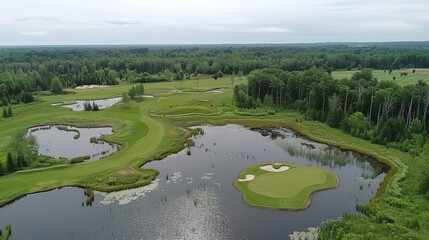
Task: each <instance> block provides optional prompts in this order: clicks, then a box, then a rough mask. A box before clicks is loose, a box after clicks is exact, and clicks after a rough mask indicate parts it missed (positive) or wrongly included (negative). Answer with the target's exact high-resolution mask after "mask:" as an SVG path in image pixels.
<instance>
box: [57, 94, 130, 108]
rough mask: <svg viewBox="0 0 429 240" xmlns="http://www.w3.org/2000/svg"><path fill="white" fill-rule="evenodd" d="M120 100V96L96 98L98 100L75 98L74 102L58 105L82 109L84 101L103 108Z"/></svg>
mask: <svg viewBox="0 0 429 240" xmlns="http://www.w3.org/2000/svg"><path fill="white" fill-rule="evenodd" d="M121 100H122V97H115V98H106V99H98V100H76V103H74V104H64V105H60V106H61V107H66V108H70V109H71V110H73V111H84V110H85V106H84V105H85V103H89V104H91V105H92V104H93V103H94V104H97V106H98V108H99V109H104V108H109V107H111V106H113V105H115V104H116V103H118V102H120V101H121ZM56 106H58V104H56Z"/></svg>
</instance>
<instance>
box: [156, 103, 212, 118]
mask: <svg viewBox="0 0 429 240" xmlns="http://www.w3.org/2000/svg"><path fill="white" fill-rule="evenodd" d="M217 113H218V114H220V112H219V111H218V110H217V109H215V108H212V107H208V106H199V105H197V106H174V107H173V106H171V107H169V108H164V109H161V110H159V111H156V112H154V113H152V115H153V116H166V117H168V116H173V117H174V116H182V115H212V114H217Z"/></svg>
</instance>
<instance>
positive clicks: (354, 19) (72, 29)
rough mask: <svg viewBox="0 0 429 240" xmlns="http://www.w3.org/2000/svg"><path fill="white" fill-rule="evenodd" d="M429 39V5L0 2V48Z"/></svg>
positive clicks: (419, 0) (381, 0) (269, 0)
mask: <svg viewBox="0 0 429 240" xmlns="http://www.w3.org/2000/svg"><path fill="white" fill-rule="evenodd" d="M409 40H413V41H417V40H429V1H428V0H378V1H376V0H296V1H290V0H263V1H254V0H85V1H83V0H37V1H35V0H10V1H9V0H1V3H0V45H23V44H37V45H38V44H55V45H61V44H194V43H203V44H208V43H214V44H216V43H305V42H344V41H346V42H350V41H409Z"/></svg>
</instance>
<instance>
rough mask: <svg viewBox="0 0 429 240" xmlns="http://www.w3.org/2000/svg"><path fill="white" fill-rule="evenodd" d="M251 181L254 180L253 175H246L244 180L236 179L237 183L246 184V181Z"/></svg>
mask: <svg viewBox="0 0 429 240" xmlns="http://www.w3.org/2000/svg"><path fill="white" fill-rule="evenodd" d="M253 179H255V175H252V174H246V178H245V179H238V181H239V182H248V181H252V180H253Z"/></svg>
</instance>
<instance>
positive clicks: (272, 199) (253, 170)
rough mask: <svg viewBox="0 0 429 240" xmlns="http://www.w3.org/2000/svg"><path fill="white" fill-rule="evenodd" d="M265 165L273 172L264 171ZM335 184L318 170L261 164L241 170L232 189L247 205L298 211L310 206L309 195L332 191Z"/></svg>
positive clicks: (321, 170) (333, 175) (335, 182)
mask: <svg viewBox="0 0 429 240" xmlns="http://www.w3.org/2000/svg"><path fill="white" fill-rule="evenodd" d="M264 166H265V167H266V166H272V167H273V170H271V171H270V170H265V169H264ZM282 167H284V169H281V168H282ZM277 169H278V170H280V171H276V170H277ZM337 183H338V181H337V177H336V176H335V174H333V173H331V172H329V171H326V170H324V169H321V168H317V167H307V166H298V165H295V164H291V163H264V164H257V165H253V166H250V167H248V168H246V169H244V170H243V171H242V172H241V173H240V177H239V178H238V179H236V180H235V181H234V186H235V187H236V188H237V189H238V190H240V192H241V193H242V194H243V199H244V201H245V202H246V203H247V204H249V205H252V206H258V207H268V208H279V209H291V210H298V209H304V208H306V207H308V206H309V205H310V198H311V194H312V193H314V192H316V191H320V190H324V189H329V188H334V187H335V186H337Z"/></svg>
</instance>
